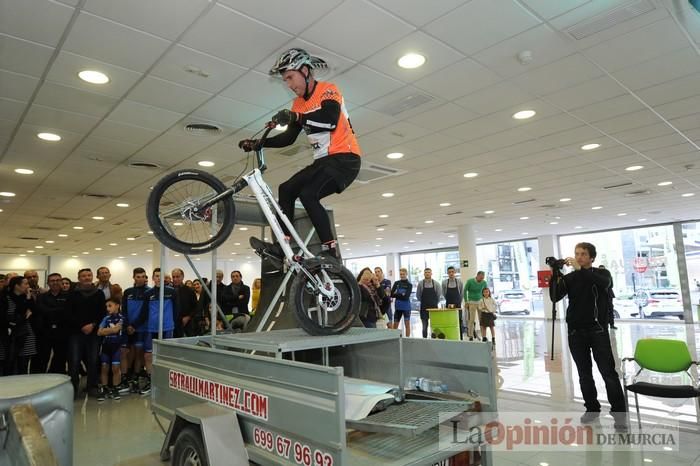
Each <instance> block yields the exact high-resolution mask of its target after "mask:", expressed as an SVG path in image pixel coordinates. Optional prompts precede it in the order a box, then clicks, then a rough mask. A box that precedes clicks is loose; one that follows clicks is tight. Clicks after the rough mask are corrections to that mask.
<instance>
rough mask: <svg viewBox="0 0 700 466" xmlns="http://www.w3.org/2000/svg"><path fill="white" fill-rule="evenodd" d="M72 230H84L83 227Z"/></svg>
mask: <svg viewBox="0 0 700 466" xmlns="http://www.w3.org/2000/svg"><path fill="white" fill-rule="evenodd" d="M73 229H74V230H84V228H83V227H73Z"/></svg>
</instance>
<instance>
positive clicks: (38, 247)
mask: <svg viewBox="0 0 700 466" xmlns="http://www.w3.org/2000/svg"><path fill="white" fill-rule="evenodd" d="M34 249H44V246H42V245H40V244H37V245H36V246H34Z"/></svg>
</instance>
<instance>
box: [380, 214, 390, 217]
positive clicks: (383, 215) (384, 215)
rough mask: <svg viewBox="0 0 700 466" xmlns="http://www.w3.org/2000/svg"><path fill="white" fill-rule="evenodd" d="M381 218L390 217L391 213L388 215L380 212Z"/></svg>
mask: <svg viewBox="0 0 700 466" xmlns="http://www.w3.org/2000/svg"><path fill="white" fill-rule="evenodd" d="M379 218H389V215H387V214H380V215H379Z"/></svg>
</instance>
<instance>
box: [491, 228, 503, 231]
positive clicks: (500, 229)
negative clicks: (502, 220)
mask: <svg viewBox="0 0 700 466" xmlns="http://www.w3.org/2000/svg"><path fill="white" fill-rule="evenodd" d="M493 231H503V228H496V229H495V230H493Z"/></svg>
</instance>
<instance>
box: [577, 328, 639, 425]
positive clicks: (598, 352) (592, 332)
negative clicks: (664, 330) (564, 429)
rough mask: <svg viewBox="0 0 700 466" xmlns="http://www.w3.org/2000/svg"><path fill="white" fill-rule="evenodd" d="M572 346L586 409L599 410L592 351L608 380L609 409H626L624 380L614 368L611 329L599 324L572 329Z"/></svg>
mask: <svg viewBox="0 0 700 466" xmlns="http://www.w3.org/2000/svg"><path fill="white" fill-rule="evenodd" d="M569 349H570V350H571V357H572V358H573V359H574V362H575V363H576V369H577V370H578V378H579V384H580V385H581V393H582V394H583V400H584V402H585V403H584V404H585V406H586V411H600V403H599V402H598V391H597V390H596V387H595V382H594V381H593V363H592V361H591V353H593V359H595V363H596V365H597V366H598V371H599V372H600V375H602V376H603V380H604V381H605V390H606V391H607V395H608V401H609V402H610V411H612V412H625V411H627V402H626V400H625V395H624V393H623V391H622V384H621V383H620V378H619V376H618V375H617V371H616V370H615V358H614V357H613V353H612V347H611V345H610V335H609V334H608V330H607V329H602V328H598V327H596V328H593V329H584V330H581V329H569Z"/></svg>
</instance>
